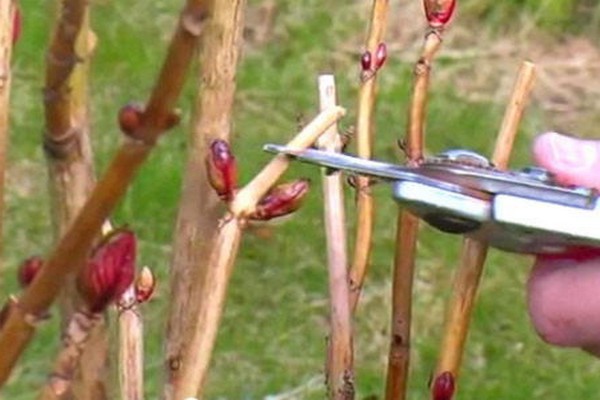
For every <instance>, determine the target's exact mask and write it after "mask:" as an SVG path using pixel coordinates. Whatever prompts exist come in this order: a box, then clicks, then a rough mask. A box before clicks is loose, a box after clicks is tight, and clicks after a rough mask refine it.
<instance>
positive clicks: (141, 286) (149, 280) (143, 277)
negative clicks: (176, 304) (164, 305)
mask: <svg viewBox="0 0 600 400" xmlns="http://www.w3.org/2000/svg"><path fill="white" fill-rule="evenodd" d="M155 289H156V278H155V277H154V274H153V273H152V270H151V269H150V268H148V267H143V268H142V270H141V271H140V274H139V275H138V277H137V278H136V280H135V299H136V300H137V302H138V303H145V302H147V301H148V300H150V298H151V297H152V295H153V294H154V290H155Z"/></svg>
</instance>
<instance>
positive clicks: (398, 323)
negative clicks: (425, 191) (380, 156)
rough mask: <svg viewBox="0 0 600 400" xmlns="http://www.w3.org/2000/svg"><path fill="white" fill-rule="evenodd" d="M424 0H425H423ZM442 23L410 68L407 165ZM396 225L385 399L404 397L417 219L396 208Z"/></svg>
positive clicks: (419, 144) (417, 154)
mask: <svg viewBox="0 0 600 400" xmlns="http://www.w3.org/2000/svg"><path fill="white" fill-rule="evenodd" d="M425 1H427V0H425ZM442 31H443V27H438V28H436V29H430V30H429V32H428V33H427V35H426V36H425V42H424V44H423V48H422V50H421V57H420V58H419V60H418V61H417V63H416V65H415V68H414V75H415V78H414V79H415V80H414V86H413V92H412V98H411V103H410V108H409V114H408V131H407V133H406V145H405V151H406V156H407V158H408V160H407V162H408V164H409V165H412V166H417V165H419V164H420V163H421V161H422V160H423V143H424V136H425V116H426V109H427V93H428V89H429V76H430V72H431V64H432V62H433V57H434V56H435V54H436V52H437V50H438V49H439V48H440V45H441V43H442V38H441V34H442ZM397 224H398V225H397V228H396V253H395V256H394V272H393V282H394V285H393V288H392V338H391V342H390V350H389V355H388V375H387V383H386V394H385V396H386V400H403V399H405V398H406V388H407V381H408V371H409V366H410V341H411V339H410V327H411V309H412V281H413V276H414V267H415V258H416V244H417V235H418V230H419V219H418V218H417V217H415V216H414V215H412V214H410V213H409V212H408V211H406V210H404V209H399V211H398V218H397Z"/></svg>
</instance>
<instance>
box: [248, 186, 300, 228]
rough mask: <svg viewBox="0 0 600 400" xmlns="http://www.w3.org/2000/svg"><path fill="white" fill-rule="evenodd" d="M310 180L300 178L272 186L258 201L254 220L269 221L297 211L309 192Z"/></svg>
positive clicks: (252, 217) (251, 217)
mask: <svg viewBox="0 0 600 400" xmlns="http://www.w3.org/2000/svg"><path fill="white" fill-rule="evenodd" d="M309 188H310V181H309V180H308V179H298V180H295V181H292V182H289V183H283V184H281V185H278V186H275V187H274V188H272V189H271V190H270V191H269V192H268V193H267V194H266V195H265V196H264V197H263V198H262V199H261V200H260V202H259V203H258V205H257V206H256V210H255V212H254V213H253V214H252V215H251V216H250V219H252V220H258V221H268V220H270V219H273V218H277V217H282V216H284V215H287V214H291V213H293V212H294V211H296V210H297V209H298V208H300V206H301V205H302V200H303V199H304V197H305V196H306V194H307V193H308V190H309Z"/></svg>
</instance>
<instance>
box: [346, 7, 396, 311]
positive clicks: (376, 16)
mask: <svg viewBox="0 0 600 400" xmlns="http://www.w3.org/2000/svg"><path fill="white" fill-rule="evenodd" d="M388 11H389V0H374V1H373V8H372V11H371V25H370V28H369V35H368V38H367V46H366V47H367V49H366V51H368V52H369V54H375V53H376V51H377V48H378V46H380V45H381V44H382V43H383V37H384V33H385V29H386V25H387V18H388ZM363 72H364V71H363ZM376 86H377V72H374V73H373V74H370V76H369V77H368V79H363V80H362V82H361V86H360V91H359V94H358V106H357V120H356V146H357V155H358V156H359V157H362V158H371V156H372V153H373V138H374V129H373V109H374V107H375V96H376ZM356 204H357V211H356V213H357V217H356V218H357V219H356V238H355V241H354V255H353V259H352V266H351V268H350V277H349V278H350V280H349V282H350V296H351V297H350V302H351V307H352V310H355V309H356V305H357V304H358V299H359V297H360V291H361V288H362V285H363V282H364V279H365V275H366V273H367V269H368V267H369V257H370V253H371V241H372V236H373V218H374V204H373V196H372V194H371V188H370V184H369V178H367V177H362V176H359V177H357V179H356Z"/></svg>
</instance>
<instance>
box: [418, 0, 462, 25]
mask: <svg viewBox="0 0 600 400" xmlns="http://www.w3.org/2000/svg"><path fill="white" fill-rule="evenodd" d="M423 6H424V8H425V17H426V18H427V22H428V23H429V26H430V27H432V28H434V29H439V28H443V27H444V26H445V25H446V24H447V23H448V21H450V18H452V15H453V14H454V9H455V7H456V0H423Z"/></svg>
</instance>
